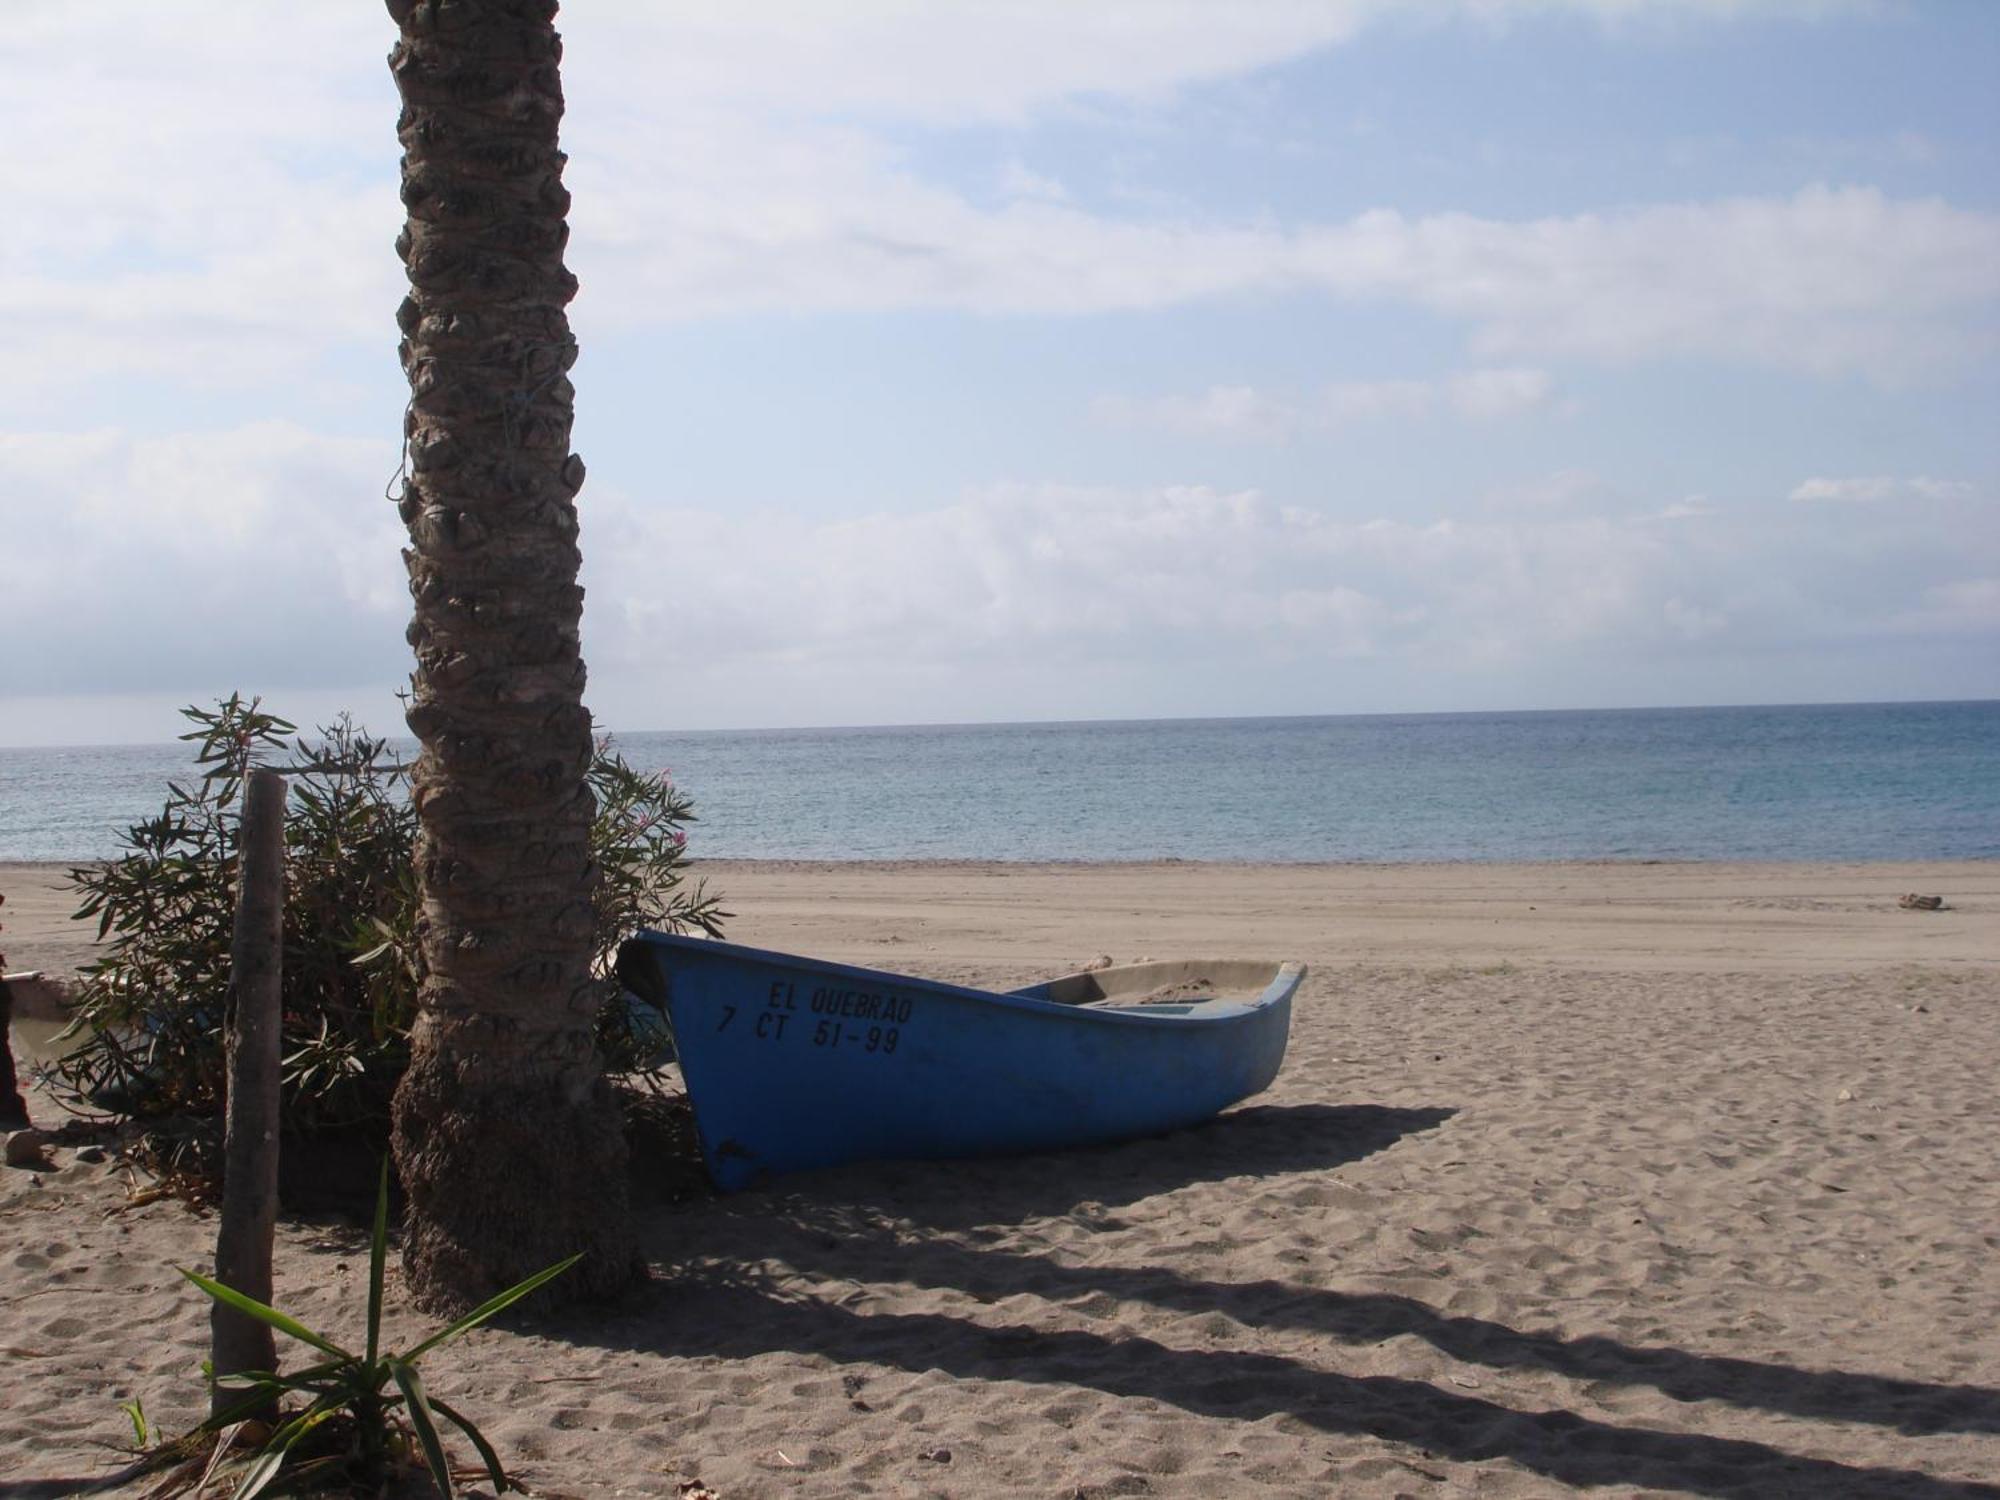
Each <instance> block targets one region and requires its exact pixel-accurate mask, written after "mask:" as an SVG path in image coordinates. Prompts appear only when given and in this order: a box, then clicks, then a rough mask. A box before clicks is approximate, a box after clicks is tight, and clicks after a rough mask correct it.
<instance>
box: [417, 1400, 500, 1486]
mask: <svg viewBox="0 0 2000 1500" xmlns="http://www.w3.org/2000/svg"><path fill="white" fill-rule="evenodd" d="M430 1403H431V1409H432V1410H433V1411H439V1412H443V1413H444V1415H445V1416H447V1417H449V1418H450V1419H451V1420H452V1421H453V1422H456V1423H457V1424H458V1430H459V1431H460V1432H462V1433H464V1434H465V1435H466V1437H468V1438H470V1439H471V1440H472V1446H473V1447H475V1448H477V1449H478V1450H479V1457H480V1459H481V1461H482V1462H484V1463H485V1465H486V1473H487V1476H488V1477H489V1478H490V1479H492V1481H493V1493H494V1494H496V1495H504V1494H506V1493H507V1491H508V1490H510V1489H519V1488H520V1486H519V1485H517V1484H515V1483H514V1481H513V1480H511V1479H509V1478H508V1477H507V1471H506V1470H505V1469H503V1468H501V1467H500V1455H499V1454H497V1453H495V1452H494V1451H493V1445H492V1444H491V1443H489V1442H487V1441H486V1434H485V1433H483V1432H481V1431H480V1430H479V1429H478V1428H477V1427H474V1426H473V1425H472V1422H471V1419H470V1418H468V1417H464V1416H461V1415H460V1414H459V1413H458V1412H456V1411H454V1410H453V1409H452V1408H451V1407H449V1406H447V1405H446V1404H445V1403H444V1402H442V1401H440V1400H438V1398H437V1397H435V1396H432V1397H431V1398H430Z"/></svg>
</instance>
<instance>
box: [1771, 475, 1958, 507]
mask: <svg viewBox="0 0 2000 1500" xmlns="http://www.w3.org/2000/svg"><path fill="white" fill-rule="evenodd" d="M1972 494H1973V487H1972V486H1971V485H1970V484H1967V483H1966V482H1965V481H1964V480H1961V479H1932V478H1929V477H1928V476H1925V475H1921V474H1920V475H1918V476H1916V477H1915V478H1912V479H1898V478H1896V477H1895V476H1893V475H1889V474H1870V475H1865V476H1860V477H1855V478H1848V479H1808V480H1806V481H1805V482H1804V483H1803V484H1801V485H1800V486H1799V487H1798V488H1797V489H1795V490H1793V491H1792V496H1791V498H1792V499H1794V500H1799V501H1804V502H1808V503H1818V502H1822V501H1831V502H1834V503H1836V504H1847V505H1877V504H1880V503H1881V502H1883V501H1885V500H1964V499H1969V498H1970V497H1971V496H1972Z"/></svg>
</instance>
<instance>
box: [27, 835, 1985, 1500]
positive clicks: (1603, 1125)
mask: <svg viewBox="0 0 2000 1500" xmlns="http://www.w3.org/2000/svg"><path fill="white" fill-rule="evenodd" d="M699 869H700V873H703V874H705V875H707V876H708V877H709V878H710V879H711V880H712V881H713V883H714V885H715V886H716V887H717V888H718V889H719V890H720V891H722V892H723V893H724V894H725V895H726V897H727V898H728V902H727V904H728V906H729V907H730V909H731V910H732V911H734V912H735V913H736V916H735V917H734V919H733V920H732V921H731V922H730V923H729V935H730V936H731V937H732V938H734V939H736V940H739V941H743V942H748V943H753V944H760V945H765V946H771V947H779V948H790V949H796V950H800V951H806V952H813V953H818V954H822V955H824V956H827V957H832V958H838V959H843V960H847V961H850V962H859V963H864V964H870V965H875V966H879V967H888V968H897V969H904V970H907V971H910V972H914V973H919V974H926V975H932V976H936V977H942V978H949V979H954V980H961V981H973V982H979V983H992V984H1005V983H1020V982H1024V981H1026V980H1027V979H1030V978H1034V977H1038V976H1045V975H1049V974H1054V973H1058V972H1062V971H1064V970H1067V969H1071V968H1075V967H1078V966H1079V965H1081V964H1083V963H1085V962H1087V961H1089V960H1091V959H1093V958H1095V957H1097V956H1098V955H1109V956H1110V957H1112V958H1114V959H1116V960H1118V961H1121V962H1123V961H1127V960H1132V959H1137V958H1142V957H1152V958H1173V957H1283V958H1298V959H1303V960H1305V961H1306V962H1307V963H1308V964H1309V965H1311V968H1312V973H1311V977H1310V978H1309V979H1308V981H1307V983H1306V986H1305V988H1304V989H1303V990H1302V992H1301V995H1300V999H1299V1003H1298V1006H1297V1009H1296V1012H1295V1018H1294V1027H1293V1034H1292V1041H1291V1049H1290V1053H1289V1055H1288V1059H1287V1062H1286V1065H1285V1068H1284V1071H1283V1072H1282V1074H1281V1075H1280V1076H1279V1079H1278V1081H1277V1083H1276V1085H1275V1086H1274V1087H1273V1088H1272V1089H1271V1090H1270V1091H1269V1092H1267V1093H1265V1094H1263V1095H1261V1096H1259V1097H1257V1098H1255V1099H1252V1100H1249V1101H1247V1102H1246V1103H1244V1104H1243V1105H1241V1106H1239V1107H1237V1108H1236V1109H1234V1110H1232V1111H1231V1112H1229V1113H1228V1114H1226V1115H1225V1116H1223V1117H1222V1118H1221V1119H1220V1120H1218V1121H1216V1122H1214V1123H1212V1124H1210V1125H1208V1126H1205V1127H1203V1128H1200V1129H1197V1130H1193V1131H1188V1132H1184V1133H1181V1134H1178V1135H1175V1136H1171V1137H1167V1138H1161V1139H1154V1140H1145V1141H1139V1142H1134V1143H1131V1144H1128V1145H1123V1146H1118V1147H1113V1148H1106V1149H1094V1150H1088V1151H1077V1152H1070V1153H1062V1154H1057V1155H1047V1156H1040V1157H1034V1158H1024V1159H1013V1160H993V1161H983V1162H976V1163H958V1164H948V1165H938V1164H900V1165H899V1164H887V1165H874V1166H866V1167H852V1168H845V1169H841V1170H837V1171H830V1172H822V1173H816V1174H810V1175H806V1176H800V1177H795V1178H790V1179H786V1180H783V1181H782V1182H781V1183H779V1184H778V1185H776V1186H775V1187H773V1188H771V1189H768V1190H763V1191H756V1192H750V1193H745V1194H742V1195H739V1196H736V1197H733V1198H729V1199H719V1198H711V1199H706V1200H702V1201H697V1202H694V1203H692V1204H682V1205H668V1204H664V1203H649V1204H647V1205H646V1206H645V1208H644V1223H643V1236H644V1243H645V1245H646V1246H647V1248H648V1252H649V1254H650V1256H651V1259H652V1262H653V1267H654V1273H655V1274H654V1278H653V1280H652V1282H651V1284H650V1285H649V1286H648V1287H646V1288H645V1289H644V1290H643V1291H641V1292H640V1293H638V1294H636V1295H635V1296H634V1297H633V1298H632V1299H630V1301H629V1302H628V1303H626V1304H624V1305H621V1306H619V1307H617V1308H613V1309H606V1310H601V1311H594V1312H590V1313H587V1314H581V1315H576V1316H572V1317H568V1318H566V1319H564V1320H563V1321H562V1322H560V1323H559V1324H555V1325H547V1326H540V1327H536V1328H534V1329H532V1330H531V1331H526V1332H522V1331H509V1330H483V1331H481V1332H479V1333H477V1334H475V1335H473V1336H471V1337H470V1338H468V1339H467V1340H465V1341H464V1342H463V1343H462V1344H461V1345H459V1346H456V1347H454V1348H453V1349H451V1350H449V1351H447V1352H445V1353H444V1354H443V1356H442V1357H440V1358H439V1359H438V1360H437V1362H436V1364H435V1366H434V1367H433V1368H432V1369H431V1372H430V1384H431V1386H432V1388H433V1389H434V1390H435V1391H436V1392H437V1393H438V1394H440V1395H442V1396H444V1397H445V1398H446V1399H447V1400H449V1401H451V1402H452V1403H453V1404H454V1405H456V1406H458V1407H459V1408H460V1409H462V1410H464V1411H466V1412H467V1413H469V1414H470V1415H472V1416H474V1417H475V1418H476V1419H478V1420H480V1421H481V1423H482V1425H484V1426H485V1428H486V1430H487V1432H488V1434H489V1436H491V1437H492V1438H493V1439H494V1441H495V1443H496V1445H497V1446H498V1448H499V1449H500V1452H501V1454H502V1456H503V1457H504V1458H505V1459H506V1460H507V1461H508V1462H509V1463H510V1464H512V1465H514V1466H516V1467H517V1468H518V1469H519V1470H520V1472H521V1474H522V1477H523V1478H525V1479H526V1480H527V1481H528V1483H529V1484H530V1485H532V1486H533V1487H534V1488H536V1489H537V1490H540V1491H543V1492H546V1493H549V1494H563V1495H576V1496H588V1497H609V1496H617V1495H635V1496H636V1495H668V1496H672V1495H676V1494H679V1493H682V1492H684V1488H685V1489H686V1492H689V1493H692V1492H693V1491H692V1486H693V1485H694V1483H695V1482H697V1481H698V1482H699V1484H700V1485H703V1486H706V1488H707V1489H708V1490H709V1491H712V1492H713V1494H714V1495H716V1496H718V1497H721V1500H758V1497H764V1496H774V1497H775V1496H828V1497H831V1496H851V1495H883V1496H903V1495H913V1496H914V1495H922V1496H952V1497H958V1496H1037V1497H1043V1496H1046V1497H1058V1496H1060V1497H1070V1496H1089V1497H1097V1496H1114V1495H1139V1496H1159V1497H1182V1496H1186V1497H1194V1496H1201V1497H1204V1500H1208V1497H1214V1496H1218V1495H1229V1496H1244V1495H1260V1496H1262V1495H1269V1496H1308V1495H1338V1496H1362V1497H1375V1496H1380V1497H1385V1500H1386V1497H1395V1496H1405V1495H1407V1496H1416V1497H1433V1496H1470V1495H1477V1496H1497V1497H1507V1496H1547V1495H1556V1494H1567V1493H1571V1492H1582V1491H1593V1492H1596V1493H1609V1494H1616V1495H1620V1496H1626V1495H1703V1496H1743V1497H1761V1496H1800V1497H1818V1496H1854V1497H1862V1496H1868V1497H1875V1496H1909V1497H1926V1500H1928V1497H1945V1496H1973V1495H1981V1496H1989V1497H1991V1496H2000V1480H1996V1476H2000V1333H1996V1331H1995V1330H1996V1325H2000V1162H1997V1161H1996V1153H1995V1144H1994V1143H1995V1140H1996V1139H2000V1120H1996V1108H1995V1103H1994V1082H1993V1081H1994V1079H1995V1078H1996V1077H2000V864H1938V865H1894V864H1841V865H1832V864H1818V865H1816V864H1794V865H1724V864H1662V865H1647V864H1548V865H1435V866H1414V865H1406V866H1383V867H1368V866H1329V867H1322V866H1237V865H1208V864H1156V865H1116V866H1090V865H1076V866H1049V865H1020V866H1014V865H980V864H883V865H807V864H784V863H758V864H705V865H703V866H700V867H699ZM60 875H61V871H60V868H59V867H55V866H31V865H12V866H0V893H4V894H5V896H6V898H7V901H6V905H5V906H4V908H0V921H4V923H5V932H4V934H0V947H4V948H5V950H6V952H7V954H8V961H9V965H10V967H11V968H15V969H24V968H25V969H46V970H50V971H54V972H64V971H67V970H68V969H70V968H72V967H73V966H74V965H75V964H77V963H78V962H81V961H83V960H84V959H85V958H86V957H87V955H88V950H89V943H88V936H89V934H88V933H87V932H84V931H82V930H81V929H79V928H77V927H75V925H74V924H71V923H69V922H68V921H67V920H66V918H67V914H68V911H69V909H70V906H71V904H72V903H71V901H70V899H69V897H68V896H67V895H66V894H65V893H63V892H62V891H61V890H60V888H59V881H60ZM1906 891H1920V892H1925V893H1935V894H1939V895H1941V896H1943V897H1944V899H1945V901H1946V903H1947V909H1945V910H1942V911H1935V912H1928V911H1910V910H1905V909H1903V908H1901V907H1899V906H1898V904H1897V898H1898V897H1899V896H1900V895H1901V894H1903V893H1904V892H1906ZM33 1102H34V1107H35V1109H36V1112H37V1116H38V1119H39V1120H40V1121H41V1123H45V1124H47V1123H55V1122H56V1120H57V1119H58V1118H59V1117H58V1116H57V1115H56V1114H55V1112H54V1110H53V1108H52V1106H51V1105H50V1104H49V1102H48V1101H47V1100H46V1099H41V1098H37V1099H36V1100H34V1101H33ZM56 1155H57V1162H56V1168H55V1170H51V1171H40V1172H31V1171H28V1170H25V1169H5V1170H4V1171H0V1236H4V1241H5V1244H4V1250H0V1256H3V1257H4V1260H0V1263H4V1265H5V1266H6V1267H7V1280H6V1282H5V1286H4V1291H0V1349H4V1351H5V1353H6V1357H7V1360H8V1372H9V1376H10V1380H9V1390H8V1397H7V1400H6V1402H5V1411H4V1413H0V1496H10V1497H27V1496H41V1495H59V1494H64V1493H68V1492H69V1490H71V1489H73V1488H75V1487H76V1486H78V1485H80V1484H81V1483H83V1482H85V1481H87V1480H89V1479H92V1478H94V1477H96V1476H99V1475H101V1474H103V1473H105V1472H107V1471H108V1470H110V1469H111V1468H113V1467H114V1466H115V1464H116V1462H117V1454H116V1453H115V1452H113V1451H112V1449H113V1447H114V1446H115V1445H116V1444H117V1443H118V1442H119V1441H120V1440H121V1438H123V1437H124V1436H126V1435H127V1433H128V1432H129V1428H128V1426H127V1423H126V1420H125V1418H124V1416H123V1415H122V1414H121V1413H120V1412H119V1410H118V1403H119V1402H120V1401H122V1400H128V1399H133V1398H139V1399H142V1400H143V1401H144V1403H145V1407H146V1410H147V1412H148V1413H149V1415H150V1416H151V1417H152V1418H153V1420H154V1421H155V1422H156V1424H159V1425H161V1426H163V1427H164V1428H166V1429H168V1430H178V1429H180V1428H181V1427H184V1426H186V1425H188V1424H190V1423H191V1422H192V1421H193V1420H195V1419H196V1418H197V1417H198V1416H199V1415H200V1413H201V1410H202V1407H203V1393H202V1391H201V1387H200V1378H199V1374H198V1370H197V1365H198V1362H199V1360H200V1359H201V1358H202V1356H203V1353H204V1351H205V1348H206V1342H207V1331H208V1321H207V1307H206V1303H205V1302H204V1300H203V1299H201V1298H200V1297H199V1296H198V1294H196V1293H194V1292H193V1290H192V1289H191V1288H187V1287H185V1284H184V1283H182V1281H181V1280H180V1278H179V1277H178V1276H177V1275H176V1273H175V1270H174V1267H176V1266H183V1265H185V1266H201V1265H203V1264H205V1263H206V1261H207V1260H208V1258H209V1257H210V1256H211V1255H212V1250H213V1233H214V1225H213V1221H212V1220H209V1219H202V1218H197V1217H195V1216H193V1215H191V1214H190V1213H189V1212H188V1211H187V1210H186V1209H184V1208H182V1207H180V1206H178V1205H175V1204H172V1203H165V1202H154V1203H148V1204H146V1205H144V1206H139V1207H131V1206H128V1203H127V1191H126V1187H127V1180H126V1175H125V1174H124V1173H123V1172H122V1171H121V1170H120V1169H119V1168H118V1167H117V1166H116V1164H115V1163H105V1164H99V1165H90V1164H84V1163H79V1162H77V1161H76V1160H75V1158H74V1153H72V1152H69V1151H65V1150H58V1152H57V1153H56ZM279 1233H280V1242H279V1251H278V1256H279V1259H278V1284H279V1294H278V1300H279V1302H280V1304H281V1305H283V1306H285V1307H286V1308H287V1309H288V1310H291V1311H294V1312H295V1313H296V1314H298V1315H299V1316H301V1317H302V1318H303V1319H304V1320H305V1321H306V1322H307V1323H309V1324H314V1325H324V1326H326V1327H328V1329H329V1331H332V1332H334V1333H335V1334H336V1336H338V1335H339V1334H340V1333H341V1332H342V1331H351V1330H352V1329H354V1328H355V1326H356V1325H357V1324H358V1320H359V1316H360V1307H361V1297H362V1294H363V1291H364V1284H365V1268H366V1250H365V1241H364V1236H363V1234H362V1233H361V1231H360V1230H359V1229H358V1228H356V1227H354V1226H352V1225H349V1224H346V1223H344V1222H338V1221H333V1220H303V1219H298V1218H287V1219H286V1220H284V1221H283V1222H282V1223H281V1226H280V1232H279ZM392 1298H393V1288H392ZM426 1326H427V1325H426V1324H425V1322H424V1320H422V1319H421V1318H420V1317H418V1316H417V1315H415V1314H414V1313H411V1312H409V1311H408V1310H406V1309H400V1308H399V1310H398V1311H397V1312H396V1314H395V1317H394V1320H393V1326H392V1330H391V1336H392V1337H406V1336H408V1335H411V1334H413V1333H417V1332H419V1331H421V1330H422V1329H424V1328H425V1327H426Z"/></svg>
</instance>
